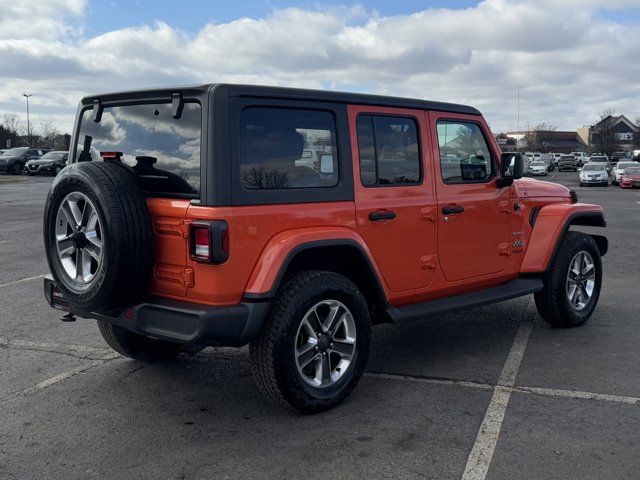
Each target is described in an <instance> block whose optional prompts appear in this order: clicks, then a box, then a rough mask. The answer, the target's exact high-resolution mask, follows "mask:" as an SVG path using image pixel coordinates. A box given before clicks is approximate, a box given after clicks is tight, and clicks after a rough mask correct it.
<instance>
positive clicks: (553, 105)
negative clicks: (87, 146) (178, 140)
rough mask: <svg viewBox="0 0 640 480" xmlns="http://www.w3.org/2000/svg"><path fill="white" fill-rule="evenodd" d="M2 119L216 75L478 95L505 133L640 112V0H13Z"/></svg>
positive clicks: (6, 25) (3, 50) (40, 116)
mask: <svg viewBox="0 0 640 480" xmlns="http://www.w3.org/2000/svg"><path fill="white" fill-rule="evenodd" d="M0 78H1V82H2V83H1V85H2V87H3V88H1V89H0V114H2V113H5V112H16V113H18V114H20V115H21V116H22V117H23V118H26V113H25V101H24V100H25V99H24V97H23V96H22V93H24V92H27V93H31V94H33V97H32V98H31V107H32V121H34V122H36V123H37V122H38V121H44V120H53V121H54V122H56V124H58V126H59V127H60V128H61V129H62V130H66V129H69V128H70V126H71V124H72V121H73V116H74V113H75V109H76V105H77V103H78V101H79V99H80V97H82V96H83V95H86V94H93V93H99V92H106V91H115V90H121V89H129V88H138V87H147V86H159V85H173V84H184V83H186V84H191V83H204V82H217V81H224V82H244V83H258V84H271V85H290V86H299V87H310V88H323V89H338V90H347V91H358V92H374V93H383V94H392V95H402V96H412V97H420V98H426V99H433V100H442V101H452V102H460V103H468V104H471V105H474V106H476V107H478V108H480V109H481V110H482V111H483V113H484V114H485V116H486V117H487V119H488V121H489V122H490V124H491V126H492V128H493V129H494V131H496V132H498V131H504V130H514V129H515V128H516V118H517V116H516V87H517V85H520V112H521V113H520V126H521V127H522V128H524V126H525V125H527V124H533V123H537V122H542V121H546V122H548V123H551V124H555V125H557V126H558V127H559V128H560V129H575V128H577V127H581V126H583V125H584V124H587V123H592V122H593V121H594V120H596V119H597V117H598V113H599V112H601V111H603V110H604V109H607V108H613V109H614V110H615V111H616V112H618V113H624V114H626V115H627V116H628V117H629V118H631V119H632V120H634V119H635V118H636V117H640V0H608V1H607V0H535V1H534V0H485V1H481V2H477V1H465V0H453V1H443V0H437V1H422V2H419V1H415V0H409V1H402V2H390V1H388V0H372V1H362V2H360V3H357V4H355V3H349V2H343V1H340V0H324V1H309V2H306V1H302V2H290V1H285V0H271V1H260V0H249V1H243V2H229V1H205V0H201V1H196V0H181V1H180V2H174V1H167V0H155V1H154V0H139V1H133V0H114V1H108V0H100V1H98V0H92V1H89V0H0Z"/></svg>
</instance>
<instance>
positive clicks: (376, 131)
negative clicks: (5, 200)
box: [357, 115, 422, 187]
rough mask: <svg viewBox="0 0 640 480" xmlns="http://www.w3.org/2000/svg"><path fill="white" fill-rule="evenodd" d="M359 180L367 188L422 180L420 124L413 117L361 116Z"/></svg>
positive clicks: (413, 182)
mask: <svg viewBox="0 0 640 480" xmlns="http://www.w3.org/2000/svg"><path fill="white" fill-rule="evenodd" d="M357 131H358V149H359V153H360V181H361V182H362V184H363V185H364V186H365V187H375V186H393V185H394V186H401V185H416V184H418V183H420V181H421V176H422V175H421V168H420V149H419V148H418V127H417V125H416V121H415V120H414V119H413V118H410V117H387V116H379V115H359V116H358V119H357Z"/></svg>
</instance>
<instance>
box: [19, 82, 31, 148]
mask: <svg viewBox="0 0 640 480" xmlns="http://www.w3.org/2000/svg"><path fill="white" fill-rule="evenodd" d="M22 95H23V96H24V97H25V98H26V99H27V141H28V142H29V146H31V124H30V123H29V97H33V94H28V95H27V94H26V93H23V94H22Z"/></svg>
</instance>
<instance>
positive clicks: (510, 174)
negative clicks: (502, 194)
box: [498, 153, 524, 188]
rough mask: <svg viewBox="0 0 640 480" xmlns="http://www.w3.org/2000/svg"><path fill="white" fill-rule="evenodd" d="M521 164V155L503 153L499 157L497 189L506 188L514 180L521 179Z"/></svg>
mask: <svg viewBox="0 0 640 480" xmlns="http://www.w3.org/2000/svg"><path fill="white" fill-rule="evenodd" d="M523 163H524V162H523V160H522V155H521V154H519V153H503V154H502V155H501V156H500V178H498V188H504V187H508V186H509V185H511V184H513V181H514V180H515V179H518V178H522V170H523Z"/></svg>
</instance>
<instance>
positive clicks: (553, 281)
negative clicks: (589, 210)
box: [535, 232, 602, 328]
mask: <svg viewBox="0 0 640 480" xmlns="http://www.w3.org/2000/svg"><path fill="white" fill-rule="evenodd" d="M560 242H561V243H560V246H559V248H558V252H557V254H556V257H555V259H554V260H553V263H552V264H551V265H550V266H549V268H548V271H547V273H546V274H545V275H544V278H543V280H544V288H543V290H542V291H540V292H538V293H536V294H535V301H536V307H537V308H538V313H540V316H541V317H542V318H543V319H544V320H545V321H546V322H547V323H549V324H550V325H553V326H554V327H564V328H567V327H577V326H580V325H582V324H583V323H585V322H586V321H587V320H589V318H590V317H591V314H592V313H593V311H594V310H595V308H596V305H597V303H598V298H599V296H600V288H601V284H602V261H601V259H600V251H599V250H598V246H597V245H596V242H595V241H594V240H593V238H592V237H591V236H590V235H587V234H584V233H581V232H567V233H566V234H565V235H564V236H563V238H562V239H561V240H560Z"/></svg>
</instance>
